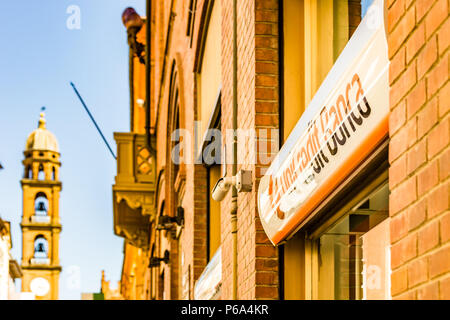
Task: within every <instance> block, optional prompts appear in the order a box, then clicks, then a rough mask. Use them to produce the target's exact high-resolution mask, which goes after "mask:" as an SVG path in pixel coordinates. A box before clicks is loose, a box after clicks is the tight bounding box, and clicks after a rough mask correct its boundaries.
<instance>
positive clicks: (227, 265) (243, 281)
mask: <svg viewBox="0 0 450 320" xmlns="http://www.w3.org/2000/svg"><path fill="white" fill-rule="evenodd" d="M232 4H233V3H232V1H223V2H222V6H223V15H222V17H223V25H222V37H223V42H222V79H223V81H222V130H224V131H225V130H227V129H231V128H232V108H233V105H232V101H233V100H232V99H233V91H232V88H233V67H232V66H233V6H232ZM237 6H238V8H237V10H238V13H237V15H238V17H239V18H238V26H237V29H238V34H237V37H238V39H237V43H238V128H239V129H243V130H255V129H256V130H257V133H256V137H255V136H253V137H251V138H250V139H249V140H248V141H247V143H244V141H243V140H239V142H238V145H239V146H238V163H239V165H238V170H240V169H244V170H251V171H252V174H253V180H254V181H256V182H255V183H254V186H253V191H252V192H249V193H246V194H243V193H242V194H239V196H238V214H237V217H238V233H237V237H238V245H237V246H238V258H237V261H238V271H237V274H238V295H237V298H238V299H277V298H278V258H277V249H276V248H275V247H273V246H272V245H271V244H270V243H269V241H268V239H267V237H266V235H265V233H264V231H263V229H262V226H261V223H260V221H259V216H258V211H257V190H258V181H259V179H260V178H261V177H262V175H263V173H264V171H263V170H264V168H265V167H266V166H267V164H261V163H257V164H256V165H255V159H256V157H258V159H259V155H263V156H267V155H268V154H267V151H266V150H265V149H264V150H259V149H257V146H258V142H259V141H260V140H267V139H272V140H273V142H277V140H278V137H276V136H271V135H270V133H269V134H264V133H262V131H260V129H269V130H270V129H277V128H278V118H279V116H278V99H279V98H278V68H279V66H278V1H276V0H265V1H263V0H257V1H238V2H237ZM227 150H232V148H231V145H230V146H229V147H228V148H227ZM228 172H231V167H229V168H228ZM230 208H231V193H230V194H229V195H228V197H227V198H226V199H225V200H224V201H223V202H222V260H223V261H222V264H223V266H222V269H223V272H222V275H223V285H222V298H223V299H231V298H232V267H233V266H232V237H231V225H230V223H231V222H230V221H231V220H230Z"/></svg>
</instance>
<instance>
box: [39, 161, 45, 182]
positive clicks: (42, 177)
mask: <svg viewBox="0 0 450 320" xmlns="http://www.w3.org/2000/svg"><path fill="white" fill-rule="evenodd" d="M38 180H45V173H44V166H43V165H42V164H40V165H39V173H38Z"/></svg>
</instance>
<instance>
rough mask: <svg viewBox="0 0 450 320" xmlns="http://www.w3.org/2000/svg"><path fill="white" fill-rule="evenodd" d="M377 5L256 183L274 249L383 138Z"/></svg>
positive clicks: (383, 66) (385, 112)
mask: <svg viewBox="0 0 450 320" xmlns="http://www.w3.org/2000/svg"><path fill="white" fill-rule="evenodd" d="M383 8H384V7H383V0H376V1H374V3H373V5H372V6H371V7H370V8H369V10H368V13H367V15H366V16H365V17H364V19H363V21H362V22H361V24H360V26H359V27H358V29H357V30H356V31H355V33H354V35H353V37H352V38H351V39H350V41H349V42H348V44H347V46H346V47H345V49H344V50H343V52H342V54H341V55H340V56H339V58H338V60H337V61H336V63H335V65H334V66H333V68H332V69H331V71H330V73H329V74H328V75H327V77H326V79H325V80H324V82H323V83H322V85H321V87H320V88H319V90H318V91H317V93H316V95H315V96H314V98H313V100H312V101H311V103H310V105H309V106H308V107H307V109H306V110H305V112H304V114H303V116H302V117H301V119H300V120H299V122H298V123H297V125H296V127H295V128H294V130H293V131H292V133H291V135H290V136H289V138H288V139H287V141H286V143H285V144H284V145H283V148H282V149H281V150H280V152H279V153H278V155H277V156H276V157H275V159H274V161H273V162H272V165H271V166H270V168H269V169H268V171H267V172H266V174H265V176H264V177H263V178H262V180H261V183H260V186H259V190H258V210H259V215H260V218H261V222H262V225H263V227H264V230H265V232H266V234H267V235H268V237H269V239H270V240H271V241H272V243H273V244H274V245H277V244H279V243H280V242H281V241H283V240H284V239H286V238H287V237H289V236H290V235H291V234H292V233H293V232H294V231H295V230H296V229H297V228H298V227H299V225H300V224H301V223H302V221H304V220H305V218H307V217H308V216H309V215H310V214H311V212H312V211H313V210H314V208H316V207H317V206H318V205H319V204H320V202H321V201H322V200H324V198H325V197H327V196H328V195H329V194H330V193H331V192H332V191H333V190H334V189H335V188H336V187H337V186H338V185H339V183H341V182H342V181H343V180H344V179H345V178H346V177H347V176H348V175H349V174H350V173H351V172H352V171H353V170H354V169H355V168H356V167H357V166H358V164H360V163H361V162H362V161H363V160H364V159H365V158H366V157H367V156H368V155H369V154H370V153H371V152H372V151H373V149H374V148H375V147H376V146H377V144H379V142H380V141H381V140H383V138H384V137H386V136H387V134H388V116H389V72H388V70H389V59H388V49H387V41H386V34H385V29H384V18H383V17H384V14H383V12H384V10H383Z"/></svg>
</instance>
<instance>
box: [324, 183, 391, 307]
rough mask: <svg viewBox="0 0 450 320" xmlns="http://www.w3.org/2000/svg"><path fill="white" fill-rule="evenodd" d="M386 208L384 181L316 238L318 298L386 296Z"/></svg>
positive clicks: (378, 297)
mask: <svg viewBox="0 0 450 320" xmlns="http://www.w3.org/2000/svg"><path fill="white" fill-rule="evenodd" d="M388 208H389V187H388V185H387V184H385V185H384V186H383V187H381V188H380V189H379V190H377V191H376V192H374V193H372V194H371V195H370V196H369V197H368V198H367V199H366V200H364V201H363V203H362V204H360V205H358V206H356V207H355V208H353V209H352V210H350V212H349V214H348V215H346V216H345V217H344V218H343V219H342V220H341V221H339V222H338V223H337V224H335V225H334V226H333V227H331V228H330V229H329V230H328V231H326V232H325V233H323V234H322V235H321V236H320V237H319V239H318V240H316V247H317V257H318V261H317V270H316V272H317V275H316V277H317V279H318V285H317V298H318V299H327V300H329V299H336V300H362V299H368V300H377V299H379V300H384V299H390V233H389V220H388V219H387V218H388V216H389V213H388Z"/></svg>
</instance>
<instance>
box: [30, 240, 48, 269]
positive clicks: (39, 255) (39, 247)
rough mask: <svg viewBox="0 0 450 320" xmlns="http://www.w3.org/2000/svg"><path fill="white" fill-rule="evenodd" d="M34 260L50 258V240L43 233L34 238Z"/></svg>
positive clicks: (40, 260) (43, 260)
mask: <svg viewBox="0 0 450 320" xmlns="http://www.w3.org/2000/svg"><path fill="white" fill-rule="evenodd" d="M33 260H34V262H37V263H40V262H45V261H47V260H48V241H47V239H46V238H45V237H44V236H43V235H38V236H36V238H35V239H34V255H33Z"/></svg>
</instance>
